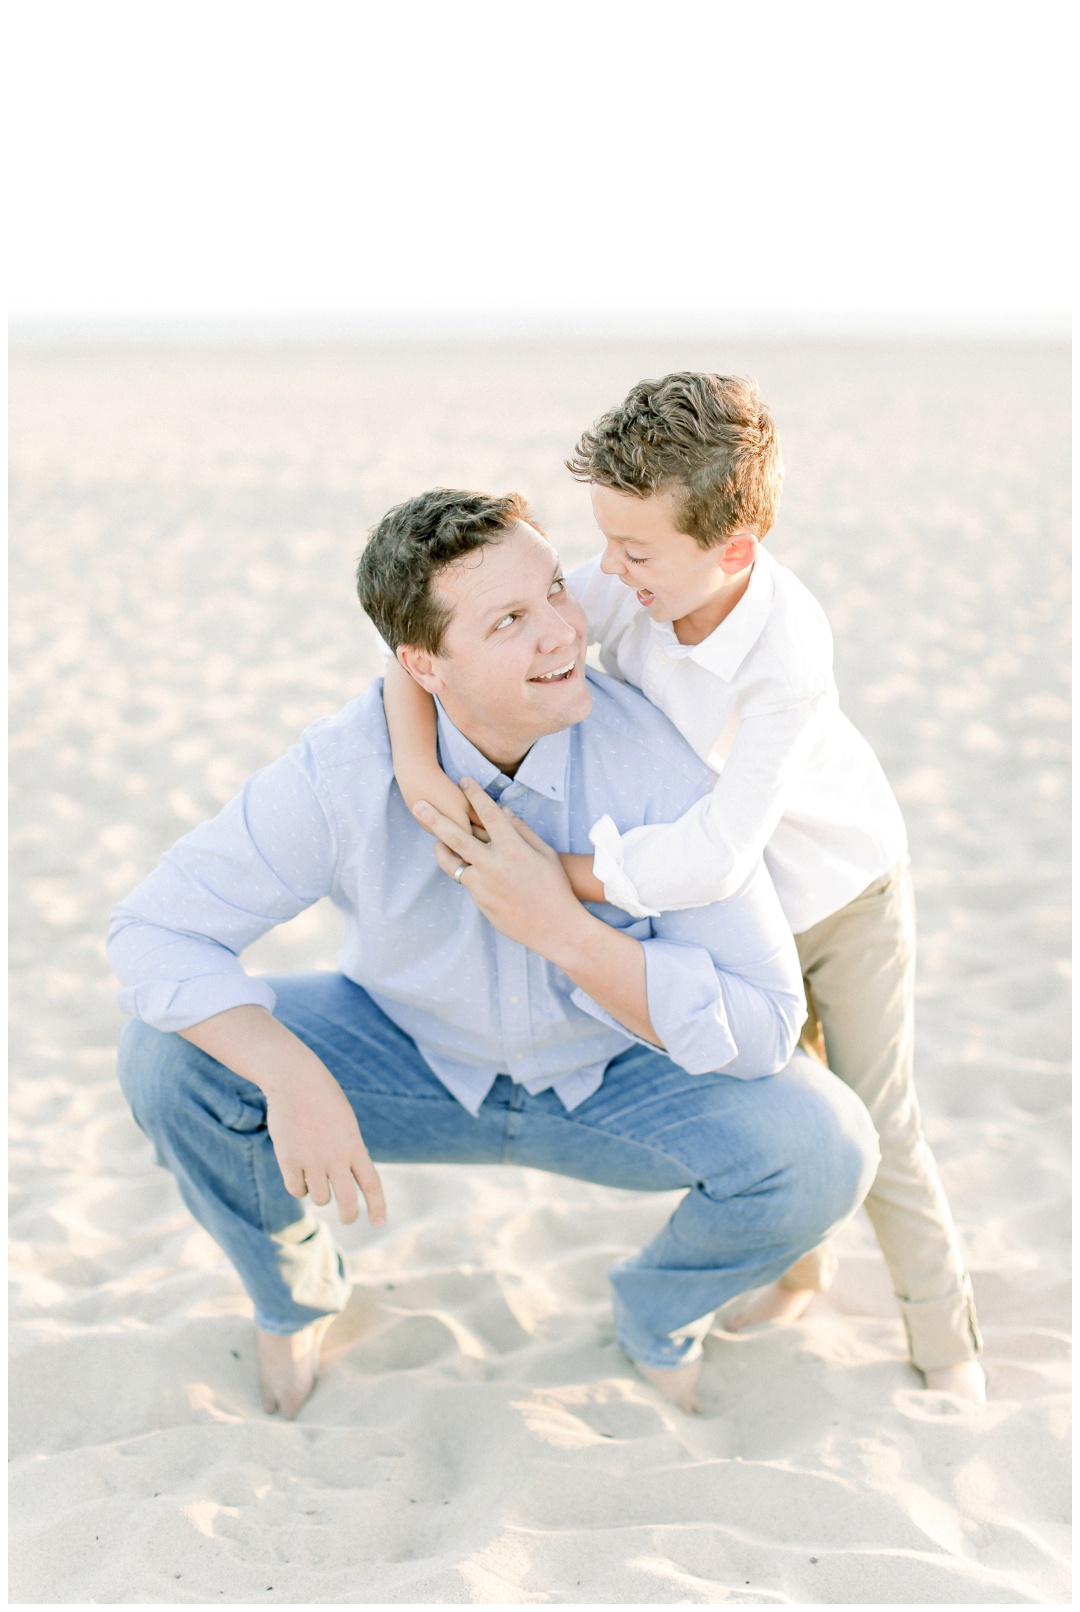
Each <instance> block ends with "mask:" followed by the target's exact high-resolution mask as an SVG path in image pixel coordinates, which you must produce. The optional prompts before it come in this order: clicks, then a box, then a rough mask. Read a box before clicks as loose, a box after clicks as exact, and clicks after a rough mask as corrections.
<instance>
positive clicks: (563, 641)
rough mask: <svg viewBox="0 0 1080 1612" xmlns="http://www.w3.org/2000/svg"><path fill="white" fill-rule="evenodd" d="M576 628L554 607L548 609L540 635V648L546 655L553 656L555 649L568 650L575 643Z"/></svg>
mask: <svg viewBox="0 0 1080 1612" xmlns="http://www.w3.org/2000/svg"><path fill="white" fill-rule="evenodd" d="M577 636H578V632H577V627H576V626H575V624H574V623H573V622H572V621H569V620H568V619H567V617H566V616H564V615H563V613H562V611H561V610H558V609H556V607H555V606H554V605H551V606H550V607H549V608H548V613H547V618H546V620H545V622H544V631H543V634H542V638H543V643H542V648H543V650H544V652H545V653H546V654H548V655H551V654H554V652H555V650H557V649H566V648H569V646H570V645H571V644H574V643H576V642H577Z"/></svg>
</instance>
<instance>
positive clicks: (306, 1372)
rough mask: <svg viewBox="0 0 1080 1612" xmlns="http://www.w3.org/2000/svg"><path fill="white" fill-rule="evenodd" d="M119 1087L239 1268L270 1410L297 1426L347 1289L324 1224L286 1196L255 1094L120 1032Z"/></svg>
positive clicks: (173, 1040)
mask: <svg viewBox="0 0 1080 1612" xmlns="http://www.w3.org/2000/svg"><path fill="white" fill-rule="evenodd" d="M118 1073H119V1077H120V1085H121V1087H122V1088H123V1092H124V1095H125V1097H126V1098H127V1100H128V1102H129V1103H130V1105H131V1111H132V1113H133V1114H134V1116H135V1120H136V1122H137V1124H138V1125H139V1128H140V1129H141V1130H142V1131H144V1132H145V1134H146V1135H147V1136H148V1137H149V1138H150V1140H151V1141H152V1142H153V1144H154V1148H155V1152H156V1157H157V1162H158V1163H159V1164H160V1165H163V1166H164V1168H165V1169H167V1170H171V1171H172V1173H173V1175H174V1176H175V1177H176V1184H177V1186H178V1187H179V1189H180V1196H181V1197H182V1198H183V1200H184V1202H185V1204H186V1205H187V1207H188V1208H189V1209H190V1211H191V1213H192V1214H193V1215H194V1216H195V1219H196V1220H197V1221H198V1222H199V1224H200V1225H201V1226H203V1227H205V1229H206V1230H207V1231H208V1232H209V1233H210V1235H211V1237H213V1238H214V1240H215V1242H217V1243H218V1244H219V1246H220V1247H221V1248H222V1249H223V1250H224V1251H225V1253H226V1254H227V1256H228V1258H229V1259H230V1260H231V1261H232V1263H233V1265H234V1266H235V1268H236V1270H237V1272H238V1274H239V1276H240V1279H241V1281H242V1282H243V1284H244V1286H245V1288H246V1289H247V1292H248V1294H249V1296H250V1298H251V1300H252V1303H253V1305H254V1308H255V1325H256V1328H257V1329H258V1331H257V1340H256V1341H257V1345H258V1351H257V1352H258V1360H259V1372H260V1380H261V1385H262V1393H263V1404H264V1406H265V1408H266V1409H267V1410H268V1411H271V1410H275V1409H276V1410H278V1411H279V1412H280V1413H281V1415H283V1416H286V1417H293V1416H295V1415H296V1413H297V1411H298V1410H299V1409H300V1406H301V1405H302V1404H303V1403H304V1400H305V1399H306V1398H307V1397H308V1395H309V1394H310V1392H311V1390H312V1388H313V1387H314V1384H315V1379H316V1376H317V1375H318V1365H319V1346H320V1344H321V1342H322V1337H323V1334H324V1333H325V1332H326V1330H327V1328H328V1327H329V1325H330V1323H331V1321H332V1320H333V1318H334V1316H335V1315H337V1314H338V1313H339V1312H340V1311H341V1310H343V1309H344V1308H345V1305H346V1303H347V1302H348V1298H349V1283H348V1280H347V1278H346V1275H345V1265H344V1261H343V1259H342V1256H341V1254H340V1252H339V1250H338V1248H337V1246H336V1245H335V1243H334V1240H333V1238H332V1237H331V1235H330V1233H329V1231H328V1230H327V1228H326V1226H325V1225H323V1224H322V1223H321V1222H319V1221H316V1220H315V1219H314V1218H313V1217H312V1216H311V1215H309V1214H307V1213H306V1211H305V1209H304V1205H303V1203H302V1202H301V1201H300V1200H299V1199H297V1198H294V1197H292V1196H291V1195H290V1194H289V1193H288V1192H287V1191H286V1190H285V1183H284V1181H283V1180H282V1178H281V1171H280V1170H279V1168H278V1163H277V1158H276V1156H275V1153H274V1147H273V1143H272V1142H271V1140H270V1136H269V1133H268V1131H267V1129H266V1099H265V1098H264V1096H263V1094H262V1092H261V1091H260V1090H259V1088H258V1087H257V1086H253V1085H252V1084H251V1082H250V1081H247V1080H243V1079H241V1077H240V1076H239V1075H235V1074H233V1072H232V1070H230V1069H227V1068H226V1067H225V1066H224V1065H223V1064H220V1063H218V1062H217V1061H216V1060H215V1059H213V1058H211V1057H209V1056H208V1055H207V1054H206V1053H204V1052H200V1051H199V1049H198V1048H197V1047H193V1046H192V1045H191V1043H190V1042H188V1041H185V1040H184V1039H183V1037H182V1036H178V1035H172V1034H169V1033H166V1032H163V1031H160V1030H152V1029H150V1028H149V1026H147V1025H145V1024H141V1023H139V1022H138V1021H137V1020H135V1021H132V1022H130V1023H129V1024H127V1025H125V1027H124V1030H123V1033H122V1035H121V1037H120V1051H119V1060H118Z"/></svg>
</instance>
